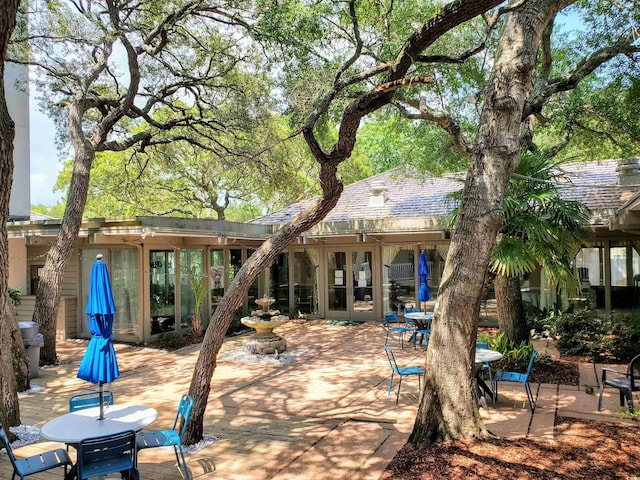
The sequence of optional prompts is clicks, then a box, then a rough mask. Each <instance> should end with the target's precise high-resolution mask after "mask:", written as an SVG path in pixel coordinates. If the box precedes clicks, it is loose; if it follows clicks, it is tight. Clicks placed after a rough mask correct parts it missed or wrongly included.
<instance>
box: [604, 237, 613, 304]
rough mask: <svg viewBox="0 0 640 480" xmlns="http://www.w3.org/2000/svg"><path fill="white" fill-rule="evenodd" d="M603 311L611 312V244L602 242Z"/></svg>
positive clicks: (607, 241)
mask: <svg viewBox="0 0 640 480" xmlns="http://www.w3.org/2000/svg"><path fill="white" fill-rule="evenodd" d="M602 260H603V261H602V263H603V265H604V311H605V312H607V313H610V312H611V242H610V241H609V240H605V242H604V258H603V259H602Z"/></svg>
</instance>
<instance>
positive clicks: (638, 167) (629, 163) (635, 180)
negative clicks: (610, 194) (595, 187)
mask: <svg viewBox="0 0 640 480" xmlns="http://www.w3.org/2000/svg"><path fill="white" fill-rule="evenodd" d="M616 171H617V172H618V184H619V185H636V186H637V185H640V157H631V158H622V159H620V160H618V168H616Z"/></svg>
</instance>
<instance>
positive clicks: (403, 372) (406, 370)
mask: <svg viewBox="0 0 640 480" xmlns="http://www.w3.org/2000/svg"><path fill="white" fill-rule="evenodd" d="M384 351H385V352H386V353H387V358H388V359H389V365H391V379H390V380H389V389H388V390H387V395H391V388H392V387H393V376H394V375H395V374H396V373H397V374H398V376H399V377H400V380H399V381H398V392H397V393H396V403H398V399H399V398H400V389H401V388H402V377H408V376H409V375H418V392H420V391H421V378H422V375H424V370H423V369H422V368H420V367H415V366H414V367H398V364H397V362H396V357H395V355H394V354H393V349H392V348H391V347H388V346H387V345H384Z"/></svg>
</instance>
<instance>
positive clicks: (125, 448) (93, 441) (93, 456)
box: [76, 420, 140, 480]
mask: <svg viewBox="0 0 640 480" xmlns="http://www.w3.org/2000/svg"><path fill="white" fill-rule="evenodd" d="M96 421H97V420H96ZM136 452H137V451H136V432H134V431H133V430H129V431H127V432H121V433H116V434H112V435H103V436H100V437H93V438H87V439H85V440H83V441H81V442H80V443H79V444H78V461H77V463H76V466H77V469H78V472H77V474H78V477H77V478H78V480H85V479H87V478H93V477H101V476H104V475H108V474H110V473H122V474H123V475H127V476H128V478H129V479H138V478H140V473H139V472H138V469H137V467H136Z"/></svg>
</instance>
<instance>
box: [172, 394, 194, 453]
mask: <svg viewBox="0 0 640 480" xmlns="http://www.w3.org/2000/svg"><path fill="white" fill-rule="evenodd" d="M192 408H193V398H191V396H189V395H187V394H184V395H182V398H180V404H179V405H178V411H177V412H176V418H175V420H174V421H173V429H174V430H176V427H178V426H179V427H180V431H179V432H178V433H179V434H180V443H182V437H183V436H184V432H185V431H186V430H187V423H188V422H189V417H190V416H191V409H192ZM176 431H178V430H176Z"/></svg>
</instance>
